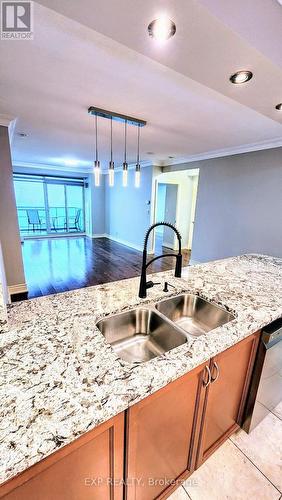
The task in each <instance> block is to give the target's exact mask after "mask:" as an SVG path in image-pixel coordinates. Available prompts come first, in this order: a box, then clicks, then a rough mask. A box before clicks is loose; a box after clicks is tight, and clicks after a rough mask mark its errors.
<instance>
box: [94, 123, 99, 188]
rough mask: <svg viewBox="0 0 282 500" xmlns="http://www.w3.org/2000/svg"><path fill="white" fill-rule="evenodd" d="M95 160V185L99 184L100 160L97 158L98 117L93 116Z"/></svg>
mask: <svg viewBox="0 0 282 500" xmlns="http://www.w3.org/2000/svg"><path fill="white" fill-rule="evenodd" d="M95 138H96V142H95V153H96V154H95V162H94V179H95V186H97V187H98V186H100V162H99V160H98V117H97V115H96V116H95Z"/></svg>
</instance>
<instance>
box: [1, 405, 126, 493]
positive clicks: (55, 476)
mask: <svg viewBox="0 0 282 500" xmlns="http://www.w3.org/2000/svg"><path fill="white" fill-rule="evenodd" d="M123 457H124V414H119V415H117V416H116V417H114V418H112V419H110V420H108V421H107V422H106V423H104V424H102V425H100V426H99V427H97V428H96V429H93V431H90V432H88V433H87V434H85V435H83V436H82V437H80V438H78V439H77V440H76V441H74V442H73V443H71V444H69V445H67V446H65V447H64V448H62V449H60V450H58V451H57V452H56V453H53V454H52V455H50V456H49V457H47V458H45V459H44V460H42V461H41V462H38V463H37V464H35V465H34V466H32V467H30V468H29V469H27V470H26V471H25V472H23V473H22V474H20V475H19V476H17V477H15V478H14V479H12V480H11V481H8V482H7V483H6V484H4V485H3V486H2V487H0V498H3V499H5V500H50V499H52V500H90V499H91V500H93V499H95V500H113V499H114V500H122V499H123Z"/></svg>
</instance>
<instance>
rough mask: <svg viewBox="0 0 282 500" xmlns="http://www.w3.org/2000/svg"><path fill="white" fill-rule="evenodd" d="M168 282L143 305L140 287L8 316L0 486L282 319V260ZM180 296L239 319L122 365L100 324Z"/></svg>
mask: <svg viewBox="0 0 282 500" xmlns="http://www.w3.org/2000/svg"><path fill="white" fill-rule="evenodd" d="M172 276H173V273H172V272H171V271H168V272H165V273H159V275H158V281H161V280H163V279H164V278H166V279H168V280H169V282H170V283H172V284H174V286H176V290H174V291H173V292H172V293H166V294H165V293H163V292H162V287H161V286H155V287H154V288H153V289H150V290H148V298H147V299H145V300H141V299H138V285H139V279H137V278H133V279H129V280H123V281H119V282H114V283H109V284H107V285H100V286H96V287H91V288H85V289H81V290H77V291H74V292H68V293H62V294H57V295H53V296H47V297H42V298H39V299H33V300H30V301H26V302H22V303H18V304H14V305H12V306H10V307H9V314H8V318H9V321H8V324H7V325H2V326H1V327H0V331H1V334H0V352H1V356H0V358H1V373H0V380H1V382H0V384H1V385H0V400H1V420H0V443H1V446H0V457H1V458H0V460H1V464H0V479H1V482H3V481H6V480H7V479H9V478H11V477H12V476H14V475H16V474H18V473H19V472H21V471H23V470H24V469H26V468H27V467H29V466H31V465H32V464H34V463H36V462H38V461H39V460H41V459H42V458H44V457H46V456H47V455H49V454H50V453H52V452H54V451H56V450H57V449H59V448H60V447H62V446H64V445H65V444H67V443H70V442H71V441H73V440H74V439H76V438H77V437H78V436H80V435H81V434H83V433H84V432H86V431H89V430H90V429H93V428H94V427H95V426H97V425H99V424H100V423H102V422H104V421H106V420H107V419H109V418H111V417H113V416H114V415H116V414H118V413H119V412H121V411H123V410H125V409H126V408H128V407H129V406H130V405H133V404H135V403H136V402H137V401H140V400H141V399H143V398H145V397H146V396H148V395H149V394H152V393H153V392H154V391H156V390H158V389H159V388H161V387H163V386H164V385H166V384H168V383H169V382H170V381H172V380H174V379H176V378H178V377H179V376H181V375H183V374H184V373H187V372H188V371H190V370H191V369H193V368H194V367H196V366H197V365H199V364H200V363H202V362H204V361H206V360H208V359H209V358H210V357H211V356H213V355H215V354H217V353H219V352H221V351H223V350H225V349H226V348H228V347H230V346H231V345H234V344H236V343H237V342H238V341H240V340H242V339H243V338H244V337H246V336H248V335H250V334H251V333H253V332H255V331H256V330H258V329H259V328H261V327H262V326H264V325H266V324H267V323H269V322H271V321H272V320H274V319H276V318H278V317H281V316H282V259H275V258H271V257H263V256H256V255H248V256H242V257H236V258H232V259H226V260H222V261H217V262H212V263H208V264H204V265H200V266H194V267H190V268H187V269H186V270H185V272H184V277H183V278H182V279H177V278H173V277H172ZM181 291H188V292H192V293H196V294H199V295H201V296H203V297H205V298H207V299H208V300H210V301H214V302H216V303H220V304H222V305H224V306H225V307H226V308H227V309H229V310H231V311H233V312H235V314H236V319H235V320H234V321H232V322H230V323H228V324H226V325H224V326H222V327H219V328H217V329H215V330H213V332H211V333H209V334H207V335H203V336H201V337H199V338H197V339H195V340H194V339H193V340H190V341H188V343H187V344H185V345H182V346H180V347H178V348H176V349H174V350H172V351H170V352H168V353H166V354H164V355H162V356H160V357H158V358H155V359H153V360H151V361H149V362H147V363H144V364H137V363H135V364H127V363H125V362H123V361H121V360H120V359H119V358H118V357H117V356H116V354H115V353H114V352H113V350H112V348H111V347H110V346H109V345H107V344H106V343H105V341H104V338H103V336H102V334H101V333H100V332H99V330H98V329H97V328H96V326H95V323H96V321H97V320H98V319H100V318H101V317H103V316H105V315H108V314H112V313H115V312H118V311H121V310H124V309H128V308H132V307H134V306H136V305H138V304H140V303H150V302H155V301H157V300H159V299H161V298H163V297H164V296H165V297H168V296H170V295H175V294H176V293H179V292H181Z"/></svg>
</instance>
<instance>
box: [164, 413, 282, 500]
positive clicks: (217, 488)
mask: <svg viewBox="0 0 282 500" xmlns="http://www.w3.org/2000/svg"><path fill="white" fill-rule="evenodd" d="M189 499H190V500H282V403H280V404H279V405H278V406H277V407H276V408H275V410H273V412H272V413H270V414H269V415H268V416H267V417H266V418H265V419H264V420H263V421H262V422H261V423H260V424H259V425H258V426H257V427H256V428H255V429H254V430H253V431H252V433H251V434H246V433H245V432H244V431H242V430H240V431H239V432H238V433H237V434H234V435H233V436H231V438H230V439H228V441H226V442H225V443H224V444H223V445H222V446H221V447H220V448H219V449H218V450H217V451H216V452H215V453H214V454H213V455H212V456H211V457H210V458H209V459H208V460H207V461H206V462H205V463H204V464H203V465H202V466H201V467H200V468H199V469H198V470H197V471H195V472H194V474H192V476H190V478H189V479H188V480H187V481H186V482H185V483H184V485H183V486H181V487H180V488H178V489H177V490H176V491H175V492H174V493H173V494H172V495H171V496H170V497H169V500H189Z"/></svg>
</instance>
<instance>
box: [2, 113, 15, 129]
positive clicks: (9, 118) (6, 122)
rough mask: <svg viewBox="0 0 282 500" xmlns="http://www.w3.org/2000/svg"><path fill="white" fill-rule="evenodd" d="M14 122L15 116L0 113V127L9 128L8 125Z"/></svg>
mask: <svg viewBox="0 0 282 500" xmlns="http://www.w3.org/2000/svg"><path fill="white" fill-rule="evenodd" d="M14 120H15V116H12V115H8V114H6V113H0V125H1V127H9V125H10V123H11V122H12V121H14Z"/></svg>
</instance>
